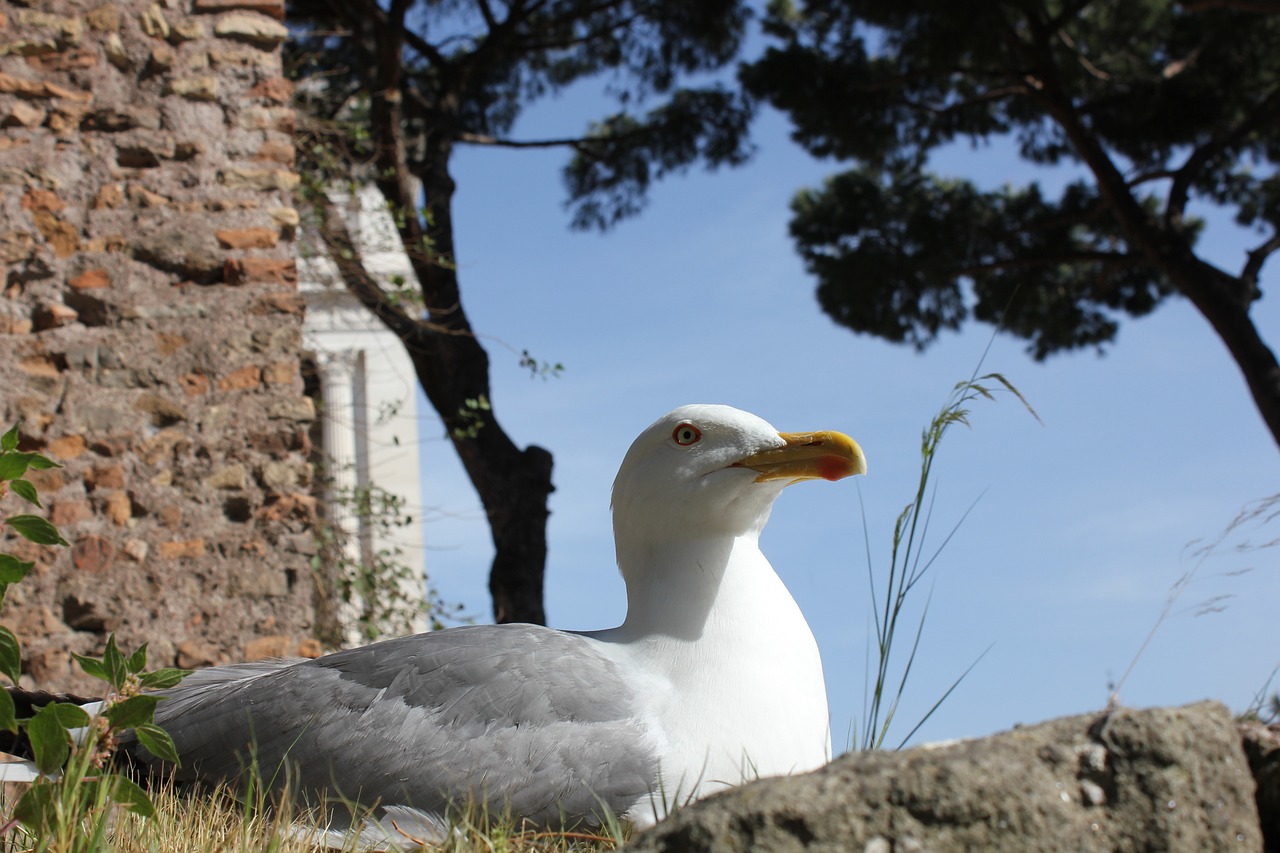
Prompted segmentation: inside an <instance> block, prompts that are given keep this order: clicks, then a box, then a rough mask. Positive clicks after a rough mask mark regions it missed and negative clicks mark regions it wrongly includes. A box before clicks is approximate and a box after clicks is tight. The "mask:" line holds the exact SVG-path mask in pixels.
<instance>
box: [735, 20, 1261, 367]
mask: <svg viewBox="0 0 1280 853" xmlns="http://www.w3.org/2000/svg"><path fill="white" fill-rule="evenodd" d="M1189 5H1190V4H1178V3H1170V2H1167V0H1102V2H1092V3H1069V4H1063V3H1059V2H1055V1H1054V0H1033V2H1014V0H997V1H996V2H986V3H974V2H945V0H931V2H917V3H908V4H903V3H898V2H886V0H799V1H798V2H794V3H793V2H790V0H774V2H772V3H770V5H769V10H768V13H767V16H766V18H765V22H764V23H765V30H766V33H767V35H768V36H769V37H770V38H771V40H772V45H771V46H770V47H769V48H768V50H767V51H766V53H765V54H764V56H763V57H761V58H760V59H759V60H758V61H755V62H753V63H750V64H748V65H746V66H745V67H744V68H743V70H742V72H741V79H742V81H743V84H744V85H745V86H746V88H747V89H748V90H749V91H751V92H752V93H753V94H755V95H757V96H758V97H761V98H763V99H765V100H767V101H768V102H770V103H772V104H773V105H774V106H776V107H778V108H779V109H781V110H783V111H785V112H786V113H787V114H788V115H789V116H790V118H791V121H792V124H793V126H794V137H795V138H796V139H797V140H798V141H799V142H800V143H801V144H802V145H804V146H805V147H806V148H807V149H808V150H809V151H811V152H812V153H813V154H814V155H816V156H819V157H831V158H835V159H837V160H842V161H850V162H851V163H852V164H853V166H854V167H853V168H852V169H850V170H849V171H845V172H842V173H840V174H838V175H835V176H833V177H832V178H830V179H829V180H828V181H827V182H826V184H825V185H824V186H823V187H822V188H820V189H811V190H805V191H804V192H802V193H800V194H799V195H798V196H797V197H796V199H795V201H794V203H793V219H792V225H791V229H792V235H793V237H794V239H795V241H796V244H797V246H798V248H799V250H800V253H801V255H802V256H803V258H804V260H805V263H806V265H807V266H808V268H809V270H810V271H811V272H812V273H813V274H814V275H815V276H816V277H817V279H818V282H819V286H818V295H819V300H820V302H821V305H822V307H823V310H825V311H826V312H827V313H829V314H830V315H831V316H832V317H833V318H834V319H836V320H837V322H839V323H842V324H844V325H846V326H848V327H849V328H851V329H853V330H854V331H857V332H862V333H867V334H872V335H876V336H879V337H883V338H885V339H887V340H890V341H899V342H907V343H910V344H913V345H915V346H916V347H920V348H922V347H924V346H926V345H928V344H929V343H930V342H932V341H933V340H935V339H936V337H937V336H938V334H939V332H940V331H941V330H944V329H957V328H959V327H960V326H961V325H962V324H963V323H964V322H966V321H967V320H969V319H970V318H972V319H977V320H981V321H984V322H988V323H993V324H995V323H999V324H1000V326H1001V328H1002V329H1003V330H1005V331H1007V332H1010V333H1012V334H1015V335H1017V336H1019V337H1021V338H1024V339H1026V340H1027V341H1029V351H1030V352H1031V354H1032V355H1033V356H1034V357H1036V358H1037V359H1043V358H1045V357H1047V356H1049V355H1051V354H1053V353H1056V352H1060V351H1063V350H1069V349H1073V348H1078V347H1090V346H1091V347H1101V346H1102V345H1104V344H1106V343H1108V342H1110V341H1112V340H1114V338H1115V335H1116V332H1117V329H1118V327H1119V320H1120V319H1121V318H1123V317H1125V316H1133V317H1137V316H1141V315H1143V314H1146V313H1148V312H1150V311H1151V310H1153V309H1154V308H1155V307H1156V306H1157V305H1159V304H1160V303H1161V302H1163V301H1164V300H1165V299H1166V298H1167V297H1168V296H1169V295H1170V294H1171V293H1174V292H1176V291H1177V290H1180V289H1181V290H1184V292H1185V291H1186V290H1187V289H1188V288H1190V287H1192V286H1195V287H1202V286H1206V285H1204V284H1203V283H1200V284H1196V283H1194V282H1193V283H1189V281H1190V277H1192V276H1200V278H1199V279H1197V281H1198V282H1205V281H1207V282H1209V283H1211V284H1214V285H1216V286H1220V287H1222V288H1224V290H1225V291H1226V293H1227V294H1228V298H1229V299H1231V300H1235V301H1238V303H1240V304H1242V305H1244V306H1246V310H1247V305H1248V304H1249V302H1251V301H1252V300H1253V299H1255V298H1257V296H1258V292H1257V276H1258V272H1259V270H1260V269H1261V267H1262V264H1263V262H1264V261H1265V260H1266V258H1267V257H1268V256H1269V255H1270V254H1271V253H1272V252H1274V251H1276V249H1278V248H1280V240H1277V236H1276V235H1277V231H1278V229H1280V180H1277V179H1276V177H1275V171H1276V168H1275V167H1276V165H1277V164H1278V163H1280V146H1277V144H1276V141H1277V139H1280V52H1278V51H1276V50H1275V45H1276V44H1277V43H1278V42H1280V15H1274V14H1251V13H1249V12H1247V11H1240V10H1234V9H1231V8H1216V9H1203V10H1200V9H1197V10H1191V9H1190V8H1188V7H1189ZM1200 5H1202V6H1212V5H1215V4H1200ZM1221 5H1223V6H1225V7H1230V6H1231V5H1232V4H1221ZM993 140H1001V141H1002V143H1003V144H1007V145H1009V146H1010V147H1012V148H1014V149H1015V150H1016V152H1017V154H1018V155H1019V156H1020V157H1021V158H1022V159H1023V160H1024V161H1026V162H1027V163H1028V164H1031V165H1033V166H1038V167H1050V166H1056V165H1063V166H1065V167H1067V175H1068V176H1069V177H1073V178H1074V177H1075V176H1076V175H1080V174H1081V173H1084V174H1085V175H1087V179H1085V180H1080V179H1076V180H1071V181H1070V182H1069V183H1067V185H1066V186H1065V187H1064V189H1062V190H1061V192H1060V193H1058V194H1057V195H1056V197H1055V196H1051V195H1050V194H1049V193H1047V192H1046V191H1045V190H1043V189H1042V188H1041V187H1040V186H1039V185H1038V184H1036V183H1029V184H1027V185H1024V186H1012V185H1005V186H1001V187H997V188H993V189H988V188H980V187H978V186H976V185H975V184H973V183H972V182H970V181H967V180H962V179H953V178H948V177H941V176H938V175H936V174H934V173H932V172H931V171H930V170H929V168H928V165H929V161H930V157H931V156H932V155H933V154H935V153H936V152H937V151H938V150H939V149H941V148H943V147H944V146H948V145H951V144H953V143H956V142H965V141H968V142H969V143H970V144H972V145H973V146H974V147H975V148H979V147H984V146H986V145H987V144H988V143H990V142H992V141H993ZM1058 174H1059V176H1061V175H1062V174H1063V172H1059V173H1058ZM1197 201H1199V202H1202V203H1207V204H1210V205H1220V206H1225V207H1228V208H1230V209H1232V210H1233V211H1234V213H1235V218H1236V221H1237V222H1238V223H1239V224H1240V225H1241V226H1244V227H1248V228H1250V229H1251V230H1253V231H1254V232H1255V233H1256V234H1258V235H1259V237H1258V245H1257V248H1256V249H1255V250H1254V251H1253V252H1251V253H1249V255H1248V257H1247V258H1245V259H1242V262H1243V265H1242V267H1241V269H1240V270H1239V272H1238V274H1237V275H1236V276H1234V277H1233V276H1230V275H1228V274H1227V273H1224V272H1221V271H1219V270H1216V269H1213V268H1211V267H1209V266H1208V265H1207V264H1204V263H1203V261H1202V260H1200V259H1198V258H1196V256H1195V254H1194V250H1195V244H1196V240H1197V237H1198V235H1199V233H1200V230H1201V228H1200V222H1199V221H1198V220H1196V219H1194V218H1193V217H1192V216H1191V215H1190V212H1189V205H1191V204H1192V203H1194V202H1197ZM966 284H968V285H971V286H972V296H971V297H970V296H967V295H966V293H965V291H964V289H963V288H962V285H966ZM1015 294H1016V296H1015ZM1214 298H1220V297H1217V296H1215V297H1214ZM1202 304H1203V303H1202V301H1197V305H1202ZM1201 310H1205V309H1204V308H1203V307H1202V309H1201ZM1214 325H1215V328H1221V325H1224V324H1220V323H1218V322H1215V323H1214ZM1242 346H1243V345H1242ZM1242 366H1243V365H1242ZM1260 369H1261V368H1260Z"/></svg>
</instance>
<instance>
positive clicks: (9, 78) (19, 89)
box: [0, 72, 93, 103]
mask: <svg viewBox="0 0 1280 853" xmlns="http://www.w3.org/2000/svg"><path fill="white" fill-rule="evenodd" d="M0 92H4V93H6V94H12V95H17V96H18V97H21V98H66V99H67V100H68V101H77V102H81V103H88V102H90V101H92V100H93V95H92V94H90V93H89V92H81V91H79V90H78V89H68V88H67V87H66V86H59V85H58V84H57V83H50V82H48V81H47V80H26V79H23V78H21V77H15V76H14V75H12V74H6V73H4V72H0Z"/></svg>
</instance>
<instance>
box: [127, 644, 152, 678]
mask: <svg viewBox="0 0 1280 853" xmlns="http://www.w3.org/2000/svg"><path fill="white" fill-rule="evenodd" d="M124 665H125V668H126V669H128V670H129V672H131V673H133V674H134V675H137V674H138V673H140V672H142V671H143V670H144V669H146V668H147V644H146V643H143V644H142V645H141V646H139V647H138V650H137V651H136V652H134V653H133V654H131V655H129V659H128V660H127V661H125V662H124Z"/></svg>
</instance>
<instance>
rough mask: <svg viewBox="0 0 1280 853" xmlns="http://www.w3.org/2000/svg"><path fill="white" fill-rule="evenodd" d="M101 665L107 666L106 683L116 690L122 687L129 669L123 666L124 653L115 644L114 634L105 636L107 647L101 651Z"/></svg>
mask: <svg viewBox="0 0 1280 853" xmlns="http://www.w3.org/2000/svg"><path fill="white" fill-rule="evenodd" d="M102 665H103V666H105V667H106V668H107V683H109V684H110V685H111V686H112V687H114V688H116V689H117V690H119V689H120V688H121V687H123V686H124V680H125V678H127V677H128V675H129V670H128V668H127V667H126V666H125V662H124V655H123V654H121V653H120V647H119V646H117V645H116V635H115V634H112V635H110V636H109V637H107V648H106V649H105V650H104V651H103V653H102Z"/></svg>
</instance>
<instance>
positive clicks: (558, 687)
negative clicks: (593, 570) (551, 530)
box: [123, 405, 866, 840]
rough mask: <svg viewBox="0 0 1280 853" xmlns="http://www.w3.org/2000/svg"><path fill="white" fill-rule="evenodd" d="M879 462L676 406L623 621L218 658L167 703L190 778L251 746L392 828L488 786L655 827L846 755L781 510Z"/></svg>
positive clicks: (734, 415) (503, 807)
mask: <svg viewBox="0 0 1280 853" xmlns="http://www.w3.org/2000/svg"><path fill="white" fill-rule="evenodd" d="M863 473H866V462H865V459H864V457H863V454H862V451H861V449H860V448H859V447H858V445H857V444H856V443H855V442H854V441H853V440H852V439H851V438H849V437H848V436H845V435H843V434H841V433H838V432H810V433H780V432H778V430H776V429H774V428H773V427H772V426H770V425H769V424H768V423H766V422H765V421H764V420H762V419H760V418H758V417H756V416H754V415H750V414H747V413H746V412H742V411H739V410H737V409H733V408H730V407H728V406H713V405H694V406H684V407H682V408H679V409H676V410H675V411H673V412H671V413H670V414H668V415H666V416H665V417H663V418H661V419H659V420H658V421H657V422H656V423H654V424H653V425H652V426H650V427H649V428H648V429H646V430H645V431H644V432H643V433H642V434H641V435H640V437H639V438H637V439H636V441H635V443H634V444H632V445H631V449H630V450H629V451H628V452H627V455H626V458H625V459H624V460H623V462H622V467H621V469H620V470H619V472H618V476H617V480H616V481H615V483H614V487H613V524H614V536H615V540H616V548H617V560H618V567H619V568H620V569H621V571H622V576H623V578H624V579H625V581H626V587H627V616H626V620H625V621H624V622H623V623H622V625H620V626H619V627H617V628H612V629H609V630H604V631H589V632H584V633H578V632H569V631H558V630H554V629H551V628H545V627H541V626H538V625H485V626H477V627H461V628H451V629H447V630H443V631H436V632H431V633H426V634H419V635H417V636H412V637H402V638H399V639H393V640H387V641H385V642H381V643H376V644H374V645H370V646H365V647H363V648H356V649H349V650H347V651H341V652H337V653H335V654H331V655H327V656H325V657H321V658H317V659H315V660H303V661H268V662H259V663H249V664H238V665H232V666H222V667H215V668H212V669H206V670H203V671H200V672H197V673H195V674H193V675H191V676H189V677H188V678H187V679H186V680H185V681H183V682H182V683H181V684H180V685H179V686H178V687H176V688H174V689H171V690H168V691H165V695H166V696H167V697H168V698H167V699H166V700H165V701H162V702H160V703H159V706H158V707H157V709H156V715H155V716H156V722H157V723H159V724H160V725H161V726H163V727H164V728H165V729H166V730H167V731H168V732H169V733H170V735H172V736H173V739H174V742H175V744H176V745H177V749H178V754H179V755H180V756H181V757H182V766H181V767H180V768H178V769H176V770H175V771H174V772H175V775H176V778H177V779H178V780H179V781H182V780H191V781H213V780H220V779H234V778H235V777H236V776H237V775H238V774H239V773H240V772H241V770H242V768H243V767H244V766H245V765H246V764H247V763H248V762H249V761H250V760H251V757H252V759H253V760H256V761H257V763H258V766H259V768H260V772H261V774H262V778H264V779H271V778H273V776H276V775H277V772H276V771H277V769H279V768H283V769H285V770H286V771H287V773H280V774H278V776H279V778H281V779H283V778H285V777H286V776H287V778H288V780H289V785H290V789H291V790H292V791H293V792H294V793H295V794H297V795H301V796H302V797H303V798H304V799H306V800H307V801H308V802H317V801H319V800H320V799H321V798H325V799H327V801H328V802H329V803H334V802H341V801H344V800H345V801H347V802H355V803H359V804H361V805H363V806H368V807H371V808H373V812H372V815H371V816H370V817H369V818H367V819H366V822H365V823H364V824H362V825H356V826H350V825H347V826H342V824H341V821H342V820H344V817H343V815H342V814H341V810H334V811H333V812H332V813H331V818H332V819H333V820H335V821H338V822H339V824H338V827H339V829H340V830H341V831H356V832H362V833H364V835H363V836H362V837H364V838H368V839H370V840H372V835H370V833H371V832H372V833H373V835H376V834H377V832H379V831H382V832H385V833H386V834H387V835H389V836H391V837H392V838H394V837H396V835H397V833H398V832H407V833H409V834H410V835H418V834H422V835H427V836H433V837H437V838H438V837H439V836H440V833H441V832H442V831H443V828H444V827H445V826H447V819H448V812H449V811H450V809H451V808H458V807H461V806H464V805H466V804H467V803H479V804H481V805H485V806H487V807H488V809H489V813H490V814H510V815H511V816H513V817H515V818H516V819H517V820H524V819H527V820H529V821H532V822H534V823H537V824H542V825H553V826H556V827H559V826H561V825H573V824H574V823H579V822H588V823H598V822H599V817H600V815H601V813H602V811H603V809H608V810H609V811H611V812H612V813H613V814H614V815H618V816H622V817H625V818H628V819H630V820H632V821H634V822H635V823H637V824H639V825H642V826H643V825H648V824H650V823H652V822H654V821H655V820H657V819H659V818H661V817H663V816H664V815H665V814H666V813H667V812H668V811H669V810H670V809H671V808H672V807H673V806H675V805H677V804H682V803H684V802H686V801H688V800H690V799H696V798H698V797H702V796H705V795H706V794H708V793H711V792H712V791H715V790H718V789H720V788H724V787H728V786H731V785H737V784H739V783H741V782H743V781H746V780H749V779H753V778H756V777H758V776H773V775H779V774H787V773H795V772H799V771H805V770H810V769H813V768H815V767H818V766H820V765H822V764H824V763H825V762H826V761H828V760H829V759H830V757H831V738H830V726H829V720H828V716H827V696H826V688H825V685H824V683H823V677H822V662H821V660H820V658H819V655H818V647H817V644H816V643H815V641H814V638H813V634H812V632H811V631H810V630H809V625H808V623H807V622H805V619H804V616H803V614H801V612H800V609H799V607H797V606H796V603H795V601H794V600H793V599H792V597H791V595H790V593H788V592H787V589H786V587H785V586H784V585H783V583H782V581H781V580H780V579H779V578H778V575H777V574H776V573H775V572H774V570H773V567H772V566H771V565H770V564H769V561H768V560H767V559H765V556H764V554H762V553H761V552H760V549H759V538H760V531H761V529H762V528H763V527H764V525H765V522H766V520H767V519H768V517H769V513H770V511H771V509H772V507H773V503H774V500H775V499H776V498H777V497H778V495H779V494H780V493H781V492H782V489H783V488H784V487H786V486H787V485H789V484H791V483H795V482H798V481H800V480H809V479H818V478H821V479H827V480H837V479H840V478H842V477H846V476H850V475H853V474H863ZM123 746H124V748H125V749H126V750H127V751H128V752H129V754H130V755H131V756H132V757H133V758H134V759H135V760H138V761H141V762H142V763H143V764H155V763H156V759H155V758H154V757H152V756H151V755H150V754H149V753H147V752H146V750H145V749H143V748H142V747H141V746H140V745H138V744H136V743H130V742H127V741H126V742H125V743H124V745H123ZM345 819H346V820H348V821H349V820H350V818H345ZM393 821H394V824H395V826H394V829H393V828H392V822H393ZM401 837H402V836H401Z"/></svg>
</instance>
